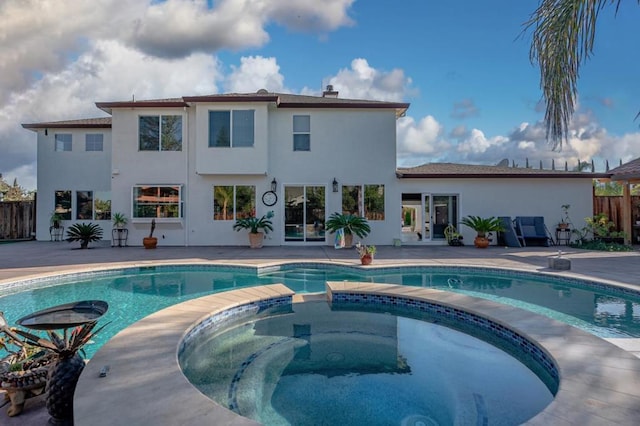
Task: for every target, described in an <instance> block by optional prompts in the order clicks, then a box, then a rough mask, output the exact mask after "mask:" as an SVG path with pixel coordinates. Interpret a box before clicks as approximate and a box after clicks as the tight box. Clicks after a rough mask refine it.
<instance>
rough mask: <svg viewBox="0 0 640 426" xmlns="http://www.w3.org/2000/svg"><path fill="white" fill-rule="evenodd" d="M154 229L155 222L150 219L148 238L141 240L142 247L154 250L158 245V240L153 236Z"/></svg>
mask: <svg viewBox="0 0 640 426" xmlns="http://www.w3.org/2000/svg"><path fill="white" fill-rule="evenodd" d="M155 229H156V220H155V219H151V231H150V232H149V236H148V237H144V238H143V239H142V245H143V246H144V248H146V249H154V248H156V246H157V245H158V239H157V238H156V237H154V236H153V231H154V230H155Z"/></svg>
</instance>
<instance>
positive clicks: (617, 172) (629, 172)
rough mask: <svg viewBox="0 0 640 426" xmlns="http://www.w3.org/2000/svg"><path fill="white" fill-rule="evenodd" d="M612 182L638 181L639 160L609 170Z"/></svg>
mask: <svg viewBox="0 0 640 426" xmlns="http://www.w3.org/2000/svg"><path fill="white" fill-rule="evenodd" d="M609 173H610V174H611V179H612V180H640V158H636V159H635V160H632V161H629V162H628V163H625V164H623V165H621V166H618V167H616V168H615V169H611V170H609Z"/></svg>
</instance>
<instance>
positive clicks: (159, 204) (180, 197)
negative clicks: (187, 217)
mask: <svg viewBox="0 0 640 426" xmlns="http://www.w3.org/2000/svg"><path fill="white" fill-rule="evenodd" d="M138 188H140V190H142V189H145V190H149V189H151V188H155V189H156V191H155V192H156V193H157V194H158V195H156V197H157V198H158V200H156V201H155V202H148V203H136V190H137V189H138ZM162 188H164V189H169V191H166V192H167V193H171V192H172V191H177V201H175V202H168V201H166V200H165V201H162ZM151 192H153V191H151ZM142 195H144V194H142V193H141V194H140V196H142ZM151 196H153V195H151ZM169 197H170V196H168V197H165V198H169ZM154 205H155V206H156V215H155V216H152V215H149V216H141V215H138V209H139V208H140V209H142V208H144V207H145V206H146V207H151V206H154ZM170 206H175V209H176V212H177V216H162V215H159V214H158V208H163V207H170ZM165 211H169V212H170V211H171V210H165ZM152 219H156V221H158V222H178V221H181V220H183V219H184V188H183V185H181V184H137V185H133V186H132V187H131V221H132V222H151V220H152Z"/></svg>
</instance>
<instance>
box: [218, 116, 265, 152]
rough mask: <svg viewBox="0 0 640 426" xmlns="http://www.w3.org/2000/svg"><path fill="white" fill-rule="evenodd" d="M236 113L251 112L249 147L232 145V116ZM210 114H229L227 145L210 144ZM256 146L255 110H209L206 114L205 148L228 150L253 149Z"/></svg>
mask: <svg viewBox="0 0 640 426" xmlns="http://www.w3.org/2000/svg"><path fill="white" fill-rule="evenodd" d="M236 112H238V113H240V112H251V115H252V117H251V118H252V128H253V134H252V135H251V145H235V144H234V137H233V134H234V130H233V129H234V121H233V120H234V116H235V113H236ZM212 113H228V114H229V122H228V123H227V124H228V129H229V136H228V137H229V145H224V146H217V145H212V144H211V115H212ZM255 146H256V110H255V109H210V110H208V112H207V148H214V149H215V148H220V149H228V148H237V149H242V148H255Z"/></svg>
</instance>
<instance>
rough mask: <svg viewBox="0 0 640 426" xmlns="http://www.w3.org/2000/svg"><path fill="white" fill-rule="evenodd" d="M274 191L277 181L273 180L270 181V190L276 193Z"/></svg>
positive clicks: (276, 187)
mask: <svg viewBox="0 0 640 426" xmlns="http://www.w3.org/2000/svg"><path fill="white" fill-rule="evenodd" d="M276 189H278V181H277V180H276V178H273V180H272V181H271V190H272V191H273V192H276Z"/></svg>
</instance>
